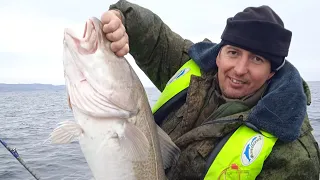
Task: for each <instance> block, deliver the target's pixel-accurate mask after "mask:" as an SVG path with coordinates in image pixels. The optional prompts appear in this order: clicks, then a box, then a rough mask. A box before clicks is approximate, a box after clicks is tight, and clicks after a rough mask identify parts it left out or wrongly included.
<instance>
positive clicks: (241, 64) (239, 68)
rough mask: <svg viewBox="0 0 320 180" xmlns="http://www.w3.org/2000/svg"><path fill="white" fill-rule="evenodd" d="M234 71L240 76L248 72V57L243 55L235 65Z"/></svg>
mask: <svg viewBox="0 0 320 180" xmlns="http://www.w3.org/2000/svg"><path fill="white" fill-rule="evenodd" d="M234 71H235V73H236V74H237V75H238V76H241V75H244V74H246V73H248V58H247V57H241V59H239V60H238V62H237V63H236V65H235V67H234Z"/></svg>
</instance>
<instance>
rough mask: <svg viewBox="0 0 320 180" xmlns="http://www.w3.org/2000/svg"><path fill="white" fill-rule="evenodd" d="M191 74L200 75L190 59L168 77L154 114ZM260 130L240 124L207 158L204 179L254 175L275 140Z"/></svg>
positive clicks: (173, 95) (251, 177)
mask: <svg viewBox="0 0 320 180" xmlns="http://www.w3.org/2000/svg"><path fill="white" fill-rule="evenodd" d="M191 75H196V76H201V71H200V68H199V66H198V65H197V64H196V63H195V62H194V61H193V60H192V59H191V60H189V61H188V62H186V63H185V64H184V65H183V66H182V67H181V68H180V69H179V70H178V71H177V72H176V73H175V75H174V76H172V78H171V79H170V80H169V81H168V83H167V85H166V87H165V89H164V90H163V92H162V93H161V95H160V97H159V99H158V101H157V102H156V103H155V105H154V106H153V107H152V112H153V113H154V115H155V114H156V113H158V112H159V111H161V109H163V106H166V105H167V104H168V103H169V104H174V102H169V101H171V100H173V99H174V100H176V99H175V97H176V96H178V95H179V93H181V92H182V91H184V90H186V89H187V88H188V87H189V84H190V79H191ZM170 111H172V109H171V108H168V109H167V108H166V110H165V112H162V113H164V114H168V113H169V112H170ZM155 119H156V118H155ZM156 121H157V119H156ZM160 121H161V120H160ZM260 132H261V133H259V132H256V131H254V130H252V129H251V128H249V127H247V126H245V125H242V126H240V127H239V128H238V129H237V130H236V131H235V132H234V133H233V134H232V135H231V137H230V138H229V139H228V141H227V142H226V143H225V144H224V146H223V147H222V148H221V149H220V151H219V153H218V155H217V156H216V157H215V158H214V159H212V160H211V161H213V162H209V163H210V164H211V165H210V167H209V169H208V171H207V173H206V175H205V177H204V180H218V179H224V180H229V179H230V180H231V179H232V180H235V179H248V180H251V179H255V178H256V176H258V175H259V173H260V171H261V169H262V167H263V163H264V160H265V159H266V158H267V157H268V156H269V154H270V152H271V151H272V148H273V146H274V144H275V142H276V141H277V138H276V137H274V136H273V135H271V134H269V133H267V132H264V131H260Z"/></svg>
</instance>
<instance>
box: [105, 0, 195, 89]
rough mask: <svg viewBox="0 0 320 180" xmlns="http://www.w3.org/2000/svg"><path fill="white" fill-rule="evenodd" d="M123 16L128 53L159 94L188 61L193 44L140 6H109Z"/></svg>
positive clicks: (118, 3)
mask: <svg viewBox="0 0 320 180" xmlns="http://www.w3.org/2000/svg"><path fill="white" fill-rule="evenodd" d="M110 9H116V10H119V11H120V12H121V13H122V14H121V16H122V23H123V24H124V26H125V28H126V32H127V34H128V36H129V46H130V54H131V55H132V56H133V58H134V59H135V61H136V63H137V65H138V66H139V67H140V68H141V69H142V70H143V71H144V73H145V74H146V75H147V76H148V77H149V78H150V80H151V81H152V82H153V83H154V84H155V86H156V87H157V88H158V89H159V90H160V91H162V90H163V89H164V87H165V85H166V83H167V82H168V80H169V79H170V78H171V76H173V75H174V73H175V72H176V71H177V70H178V69H179V68H180V67H181V66H182V65H183V64H184V63H185V62H187V61H188V60H189V58H190V57H189V56H188V54H187V51H188V49H189V47H190V46H191V45H192V42H191V41H190V40H186V39H183V38H182V37H181V36H180V35H178V34H176V33H175V32H173V31H172V30H171V29H170V28H169V27H168V26H167V25H166V24H165V23H164V22H163V21H162V20H161V19H160V17H158V16H157V15H156V14H154V13H153V12H152V11H150V10H148V9H146V8H143V7H141V6H139V5H136V4H133V3H130V2H128V1H125V0H120V1H118V2H117V3H115V4H113V5H111V6H110Z"/></svg>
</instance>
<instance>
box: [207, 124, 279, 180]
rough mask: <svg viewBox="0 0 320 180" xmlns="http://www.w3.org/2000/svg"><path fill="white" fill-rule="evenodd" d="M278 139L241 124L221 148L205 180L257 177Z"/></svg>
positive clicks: (249, 179)
mask: <svg viewBox="0 0 320 180" xmlns="http://www.w3.org/2000/svg"><path fill="white" fill-rule="evenodd" d="M276 141H277V138H276V137H274V136H273V135H271V134H270V133H267V132H265V131H261V134H260V133H258V132H256V131H254V130H252V129H251V128H248V127H247V126H245V125H242V126H240V127H239V128H238V129H237V130H236V131H235V132H234V133H233V134H232V136H231V137H230V138H229V140H228V141H227V143H226V144H225V145H224V146H223V148H222V149H221V150H220V152H219V154H218V155H217V157H216V158H215V160H214V162H213V163H212V164H211V166H210V168H209V170H208V172H207V174H206V176H205V178H204V180H220V179H221V180H222V179H223V180H238V179H246V180H252V179H255V178H256V177H257V176H258V175H259V173H260V172H261V170H262V167H263V163H264V161H265V159H266V158H267V157H268V156H269V154H270V153H271V151H272V148H273V146H274V144H275V143H276Z"/></svg>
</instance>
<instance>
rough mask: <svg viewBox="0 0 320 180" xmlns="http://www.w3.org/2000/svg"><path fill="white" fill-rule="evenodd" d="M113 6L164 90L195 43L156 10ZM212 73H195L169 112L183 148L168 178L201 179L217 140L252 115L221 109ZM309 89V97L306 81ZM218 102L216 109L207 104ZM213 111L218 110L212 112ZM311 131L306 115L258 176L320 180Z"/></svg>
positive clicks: (137, 54) (168, 124) (242, 108)
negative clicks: (297, 133) (295, 133)
mask: <svg viewBox="0 0 320 180" xmlns="http://www.w3.org/2000/svg"><path fill="white" fill-rule="evenodd" d="M110 9H117V10H120V11H121V12H122V21H123V24H124V25H125V27H126V31H127V33H128V36H129V43H130V44H129V45H130V54H131V55H132V56H133V57H134V58H135V60H136V63H137V64H138V66H139V67H140V68H141V69H142V70H143V71H144V72H145V73H146V74H147V76H148V77H149V78H150V79H151V80H152V82H153V83H154V84H155V85H156V87H157V88H158V89H159V90H160V91H162V90H163V89H164V87H165V85H166V83H167V81H168V80H169V79H170V78H171V77H172V76H173V74H174V73H175V72H176V71H177V70H178V69H179V68H180V67H181V66H182V65H183V64H184V63H185V62H187V61H188V60H189V59H190V55H189V54H188V50H189V48H190V47H191V46H192V45H193V42H191V41H190V40H187V39H183V38H182V37H181V36H180V35H178V34H176V33H175V32H173V31H171V30H170V28H169V27H168V26H167V25H166V24H165V23H164V22H163V21H162V20H161V19H160V17H158V16H157V15H156V14H154V13H153V12H152V11H150V10H148V9H146V8H143V7H141V6H138V5H136V4H133V3H130V2H128V1H124V0H120V1H118V2H117V3H116V4H113V5H111V6H110ZM214 75H215V72H214V71H212V72H207V73H203V75H202V76H201V77H192V78H191V81H190V87H189V89H188V95H187V99H186V102H185V103H184V104H183V105H182V106H181V107H179V108H177V109H176V110H174V111H172V112H171V113H169V115H168V116H167V118H166V120H165V122H164V123H163V125H162V128H163V129H164V130H165V131H166V132H167V133H168V134H169V135H170V137H171V138H172V139H173V141H174V142H175V143H176V144H177V145H178V146H179V147H180V148H181V151H182V152H181V156H180V159H179V161H178V162H177V163H176V164H174V165H173V166H172V167H171V169H169V170H168V172H167V176H168V178H169V179H201V178H202V177H203V176H204V174H205V171H206V160H207V158H208V155H209V154H210V152H211V151H212V149H213V148H214V147H215V145H216V144H217V142H219V140H220V139H221V138H222V137H223V136H225V135H226V134H228V133H229V132H231V131H233V130H235V129H236V128H238V127H239V126H240V125H241V123H242V122H245V121H246V119H247V117H248V114H249V113H250V109H251V107H250V106H247V105H246V104H243V103H241V102H228V103H223V105H221V106H219V107H217V105H218V104H220V103H221V102H220V101H221V98H218V97H217V96H215V93H213V92H214V88H215V85H214V83H213V82H214V77H215V76H214ZM305 91H306V94H307V96H308V98H309V99H310V92H309V91H308V88H307V85H305ZM309 103H310V102H309ZM214 105H216V107H210V108H208V106H214ZM206 109H208V110H206ZM210 109H213V110H214V111H213V112H212V111H211V112H210ZM204 124H205V126H204ZM312 130H313V129H312V127H311V125H310V122H309V119H308V117H307V116H306V117H305V119H304V121H303V124H302V126H301V129H300V136H299V137H298V139H296V140H294V141H292V142H282V141H281V140H278V141H277V143H276V144H275V146H274V148H273V150H272V152H271V154H270V155H269V157H268V158H267V159H266V161H265V163H264V166H263V169H262V171H261V173H260V175H259V176H258V177H257V179H262V180H266V179H316V180H318V179H319V171H320V165H319V161H320V157H319V156H320V154H319V147H318V144H317V142H316V140H315V139H314V137H313V135H312Z"/></svg>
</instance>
